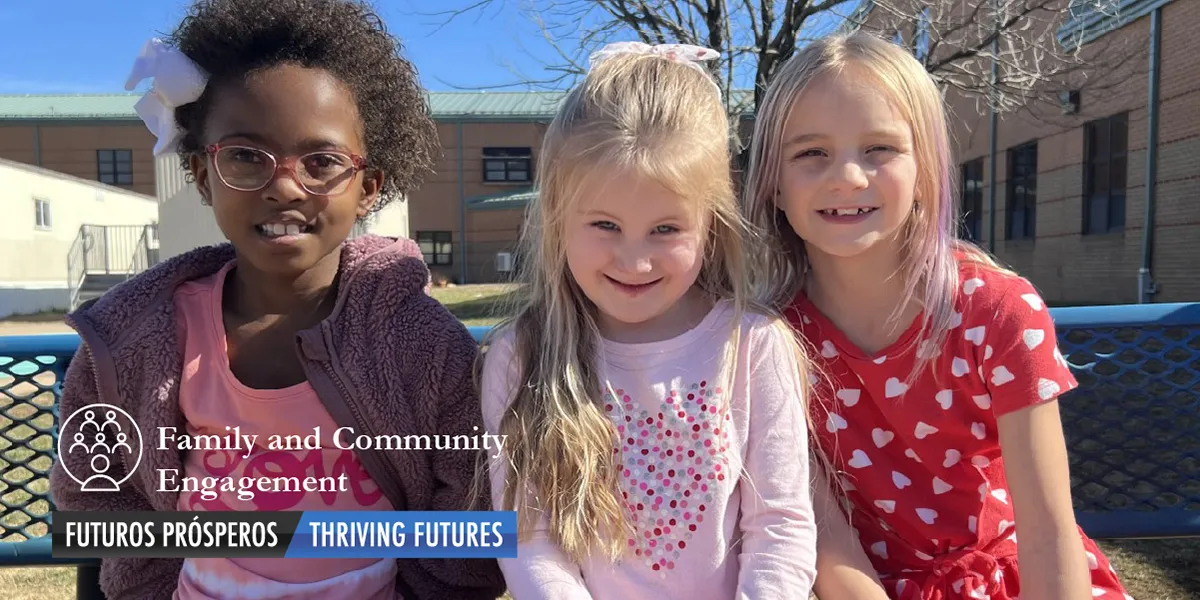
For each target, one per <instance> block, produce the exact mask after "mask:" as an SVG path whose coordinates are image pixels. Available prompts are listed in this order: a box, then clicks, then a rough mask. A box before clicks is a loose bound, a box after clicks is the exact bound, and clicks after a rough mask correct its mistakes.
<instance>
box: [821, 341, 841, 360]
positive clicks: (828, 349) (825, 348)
mask: <svg viewBox="0 0 1200 600" xmlns="http://www.w3.org/2000/svg"><path fill="white" fill-rule="evenodd" d="M837 355H838V351H837V348H834V347H833V342H830V341H829V340H825V341H823V342H821V356H824V357H825V358H834V357H836V356H837Z"/></svg>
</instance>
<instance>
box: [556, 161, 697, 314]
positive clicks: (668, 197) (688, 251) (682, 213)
mask: <svg viewBox="0 0 1200 600" xmlns="http://www.w3.org/2000/svg"><path fill="white" fill-rule="evenodd" d="M594 180H595V181H598V182H601V184H600V185H594V186H588V187H587V189H585V191H584V193H583V195H582V197H581V198H580V199H579V200H578V202H577V203H576V207H574V208H573V209H571V211H570V213H569V214H568V215H567V218H566V221H565V223H564V228H565V229H564V235H565V236H566V247H567V252H566V254H567V266H568V268H569V269H570V270H571V274H572V276H574V278H575V281H576V282H577V283H578V284H579V287H580V288H581V289H582V290H583V293H584V294H586V295H587V297H588V298H589V299H590V300H591V301H592V302H593V303H595V304H596V306H597V308H598V309H599V313H600V317H599V318H600V326H601V328H602V330H605V331H606V332H612V331H613V330H614V329H618V328H623V327H628V326H629V325H638V326H639V332H640V330H642V329H644V328H647V327H649V328H653V327H654V326H655V324H656V322H660V323H659V324H663V325H664V326H669V325H666V324H667V323H672V322H673V321H674V319H673V318H671V315H672V313H673V310H674V309H675V308H676V306H677V304H679V300H680V299H681V298H682V297H683V296H684V294H686V293H687V291H688V290H689V289H691V287H692V284H694V283H695V282H696V278H697V276H698V275H699V273H700V268H701V266H702V265H703V261H704V240H705V237H706V234H707V224H706V223H705V222H704V221H703V220H702V218H701V214H700V211H698V210H696V202H694V201H688V200H686V199H684V198H680V197H679V196H677V195H676V194H675V193H673V192H672V191H671V190H669V189H667V188H665V187H663V186H662V185H660V184H658V183H657V182H655V181H653V180H650V179H647V178H644V177H641V176H639V175H637V174H633V173H628V172H614V173H606V174H605V175H604V176H601V177H596V178H595V179H594Z"/></svg>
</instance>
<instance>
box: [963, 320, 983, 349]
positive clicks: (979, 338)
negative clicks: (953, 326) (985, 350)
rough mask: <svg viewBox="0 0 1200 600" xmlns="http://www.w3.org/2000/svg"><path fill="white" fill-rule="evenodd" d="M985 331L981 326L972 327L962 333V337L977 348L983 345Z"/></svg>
mask: <svg viewBox="0 0 1200 600" xmlns="http://www.w3.org/2000/svg"><path fill="white" fill-rule="evenodd" d="M986 331H987V328H986V327H984V326H983V325H980V326H979V327H972V328H970V329H968V330H966V331H964V332H963V337H964V338H966V340H967V341H968V342H972V343H974V344H975V345H976V346H979V345H981V344H983V335H984V332H986Z"/></svg>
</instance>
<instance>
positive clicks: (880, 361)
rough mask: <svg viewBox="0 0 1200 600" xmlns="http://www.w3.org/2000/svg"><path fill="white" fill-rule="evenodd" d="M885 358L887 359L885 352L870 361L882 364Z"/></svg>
mask: <svg viewBox="0 0 1200 600" xmlns="http://www.w3.org/2000/svg"><path fill="white" fill-rule="evenodd" d="M886 360H887V355H886V354H884V355H883V356H880V357H878V358H876V359H875V360H873V361H871V362H873V363H875V364H877V365H882V364H883V362H884V361H886Z"/></svg>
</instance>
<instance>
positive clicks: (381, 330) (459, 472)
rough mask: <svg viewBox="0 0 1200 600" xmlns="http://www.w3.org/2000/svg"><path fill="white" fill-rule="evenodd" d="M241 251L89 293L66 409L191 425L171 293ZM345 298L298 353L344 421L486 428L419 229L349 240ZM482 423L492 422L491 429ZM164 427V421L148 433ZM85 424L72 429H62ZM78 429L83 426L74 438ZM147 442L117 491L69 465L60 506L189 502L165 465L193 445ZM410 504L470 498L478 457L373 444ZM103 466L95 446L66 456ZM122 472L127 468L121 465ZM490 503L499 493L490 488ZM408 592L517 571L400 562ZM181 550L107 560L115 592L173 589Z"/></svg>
mask: <svg viewBox="0 0 1200 600" xmlns="http://www.w3.org/2000/svg"><path fill="white" fill-rule="evenodd" d="M233 258H234V252H233V248H232V247H231V246H230V245H228V244H225V245H220V246H211V247H204V248H199V249H196V250H193V251H191V252H188V253H186V254H183V255H180V256H177V257H175V258H172V259H170V260H167V261H165V262H163V263H161V264H159V265H157V266H155V267H154V268H152V269H150V270H149V271H147V272H145V273H143V274H141V275H139V276H137V277H135V278H134V279H132V280H130V281H128V282H126V283H123V284H121V285H119V286H117V287H116V288H114V289H112V290H111V291H109V292H108V293H107V294H105V295H104V296H102V297H101V298H99V299H97V300H93V301H90V302H88V303H86V304H84V305H83V306H82V307H80V308H79V310H77V311H75V312H74V313H72V314H70V315H69V316H68V317H67V321H68V322H69V323H70V324H71V326H72V327H74V328H75V330H76V331H78V332H79V335H80V338H81V340H82V343H81V345H80V350H79V351H78V352H77V353H76V355H75V358H74V360H72V361H71V364H70V367H69V369H68V370H67V377H66V380H65V382H64V385H63V394H62V402H61V414H62V415H64V416H66V415H70V414H72V413H73V412H74V411H75V410H77V409H79V408H80V407H83V406H86V405H88V404H92V403H95V402H103V403H107V404H112V405H115V406H118V407H120V408H122V409H124V410H125V411H126V412H128V413H129V414H130V415H132V416H133V418H134V419H135V420H136V421H137V423H138V425H139V426H140V427H139V428H140V429H141V431H143V432H147V433H146V434H145V435H147V436H149V437H148V438H147V439H154V436H156V435H157V432H158V431H159V428H160V427H177V428H179V429H180V430H182V429H183V428H184V417H183V414H182V412H181V411H180V408H179V380H180V375H181V372H182V358H181V357H182V343H181V342H182V341H181V340H179V339H178V338H177V329H176V315H175V310H174V302H173V299H172V296H173V293H174V291H175V289H176V288H177V287H178V286H179V285H180V284H182V283H183V282H186V281H190V280H193V279H198V278H201V277H204V276H207V275H211V274H213V273H215V272H217V270H219V269H220V268H221V267H222V266H223V265H224V264H225V263H226V262H228V261H229V260H231V259H233ZM340 260H341V262H340V281H341V283H340V284H339V289H338V298H337V303H336V305H335V307H334V309H333V312H332V314H331V315H330V316H329V318H328V319H326V320H325V321H324V322H322V323H320V325H319V326H317V327H314V328H313V329H310V330H307V331H303V332H301V333H300V334H299V335H298V336H297V339H296V352H298V354H299V356H300V359H301V361H302V363H303V364H304V369H305V372H306V373H307V375H308V379H309V382H310V383H312V385H313V387H314V388H315V389H316V391H317V394H318V395H319V396H320V398H321V401H322V403H323V404H325V406H326V408H327V409H328V410H329V412H330V415H331V416H332V417H333V419H334V420H335V421H337V422H338V424H339V425H340V426H347V427H354V428H355V430H356V432H358V433H366V434H369V435H372V436H374V435H379V434H390V433H405V432H413V433H431V434H432V433H438V434H448V435H458V434H466V435H474V434H477V433H478V432H479V431H482V430H483V423H482V422H481V418H482V417H481V411H480V406H479V398H478V394H477V391H476V389H475V385H474V377H473V367H474V361H475V358H476V356H477V353H478V347H477V345H476V344H475V341H474V340H473V339H472V337H471V335H470V333H469V332H468V331H467V330H466V328H465V327H464V326H463V325H462V324H461V323H460V322H459V321H458V320H457V319H456V318H455V317H454V316H453V315H452V314H450V312H449V311H448V310H446V309H445V307H443V306H442V305H440V304H439V303H438V302H437V301H436V300H434V299H433V298H431V297H430V296H429V295H428V294H427V293H425V290H426V288H427V285H428V282H429V271H428V269H427V268H426V266H425V262H424V261H423V260H422V257H421V251H420V249H419V248H418V247H417V245H416V244H415V243H413V242H412V241H410V240H395V239H390V238H382V237H377V236H364V237H360V238H356V239H354V240H351V241H348V242H346V244H345V245H344V246H343V249H342V253H341V259H340ZM473 427H479V429H478V430H475V429H473ZM149 432H154V433H149ZM60 433H61V435H64V436H65V435H72V433H71V432H60ZM67 439H70V438H67ZM155 446H156V444H152V443H146V444H144V450H143V458H142V462H141V464H140V465H139V466H138V469H137V473H135V474H134V476H133V477H130V478H129V480H128V481H126V482H125V483H124V484H123V485H122V486H121V490H120V491H118V492H99V493H97V492H91V493H85V492H81V491H80V490H79V484H78V483H76V482H75V481H73V480H72V479H71V478H70V477H69V476H67V474H66V473H65V472H64V471H63V469H62V464H61V462H60V463H56V464H55V466H54V469H53V472H52V474H51V478H50V483H51V491H52V494H53V498H54V503H55V505H56V508H57V509H59V510H75V511H142V510H159V511H173V510H176V507H177V504H178V501H179V494H178V493H173V492H159V491H157V489H158V481H157V479H158V474H159V472H160V470H161V469H177V470H179V472H182V471H183V456H182V455H181V453H180V452H177V451H168V450H158V449H156V448H155ZM359 455H360V458H361V460H362V462H363V465H364V466H365V467H366V469H367V471H368V472H369V473H370V474H371V476H372V478H373V479H374V480H375V481H376V483H377V484H378V485H379V486H380V488H381V489H382V490H383V491H384V493H385V494H387V497H388V499H389V500H390V501H391V502H392V504H393V505H394V506H395V507H396V509H397V510H464V509H466V508H467V507H466V506H464V502H465V500H464V499H465V498H467V497H468V495H469V491H470V489H471V480H472V476H473V474H474V469H475V465H476V463H475V460H476V456H475V455H474V453H472V452H466V451H444V452H437V451H431V452H425V451H408V452H405V451H377V452H360V453H359ZM59 460H60V461H68V462H69V468H71V469H72V472H75V473H86V472H90V467H89V466H88V464H87V455H86V454H84V453H76V454H75V455H74V456H73V457H72V456H71V455H70V454H68V455H67V456H65V457H59ZM114 468H115V469H116V470H117V471H119V472H113V473H112V474H114V475H116V479H117V480H120V479H121V478H122V477H123V475H124V470H123V469H124V468H125V467H124V466H123V465H117V466H115V467H114ZM484 500H485V501H487V502H488V503H486V504H482V506H490V498H485V499H484ZM398 564H399V575H398V578H397V591H398V592H400V594H402V596H403V598H405V600H435V599H436V600H444V599H460V598H461V599H477V598H478V599H482V598H493V599H494V598H497V597H499V596H500V595H501V594H502V593H503V591H504V580H503V576H502V575H501V573H500V569H499V566H498V565H497V563H496V561H495V560H479V559H470V560H419V559H406V560H399V561H398ZM182 565H183V561H182V560H181V559H145V558H116V559H106V560H104V561H103V563H102V566H101V572H100V583H101V587H102V588H103V590H104V593H105V595H107V597H108V598H109V600H127V599H130V600H132V599H136V600H144V599H149V598H170V597H171V595H172V593H173V592H174V590H175V587H176V583H177V581H178V579H179V572H180V569H181V568H182Z"/></svg>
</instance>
